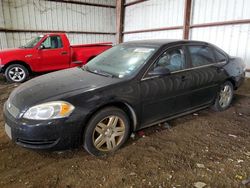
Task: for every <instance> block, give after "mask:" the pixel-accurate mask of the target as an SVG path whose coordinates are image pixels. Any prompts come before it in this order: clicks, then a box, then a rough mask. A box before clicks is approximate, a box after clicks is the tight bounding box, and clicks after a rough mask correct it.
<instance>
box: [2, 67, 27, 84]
mask: <svg viewBox="0 0 250 188" xmlns="http://www.w3.org/2000/svg"><path fill="white" fill-rule="evenodd" d="M4 74H5V77H6V79H7V81H8V82H15V83H21V82H24V81H25V80H27V79H28V77H29V71H28V70H27V68H26V67H24V66H23V65H20V64H13V65H10V66H8V67H7V68H6V70H5V73H4Z"/></svg>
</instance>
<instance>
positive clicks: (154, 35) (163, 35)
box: [123, 29, 182, 41]
mask: <svg viewBox="0 0 250 188" xmlns="http://www.w3.org/2000/svg"><path fill="white" fill-rule="evenodd" d="M181 37H182V29H176V30H169V31H155V32H146V33H133V34H125V35H124V37H123V40H124V41H132V40H143V39H181Z"/></svg>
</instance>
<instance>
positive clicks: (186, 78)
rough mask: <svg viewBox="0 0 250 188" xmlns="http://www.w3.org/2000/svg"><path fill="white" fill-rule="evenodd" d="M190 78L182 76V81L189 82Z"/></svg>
mask: <svg viewBox="0 0 250 188" xmlns="http://www.w3.org/2000/svg"><path fill="white" fill-rule="evenodd" d="M188 79H189V78H188V77H187V76H181V81H186V80H188Z"/></svg>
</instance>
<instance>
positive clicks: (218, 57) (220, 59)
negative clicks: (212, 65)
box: [214, 49, 227, 63]
mask: <svg viewBox="0 0 250 188" xmlns="http://www.w3.org/2000/svg"><path fill="white" fill-rule="evenodd" d="M214 53H215V57H216V61H217V62H218V63H219V62H225V61H226V60H227V58H226V56H225V55H224V54H222V53H221V52H220V51H219V50H216V49H215V50H214Z"/></svg>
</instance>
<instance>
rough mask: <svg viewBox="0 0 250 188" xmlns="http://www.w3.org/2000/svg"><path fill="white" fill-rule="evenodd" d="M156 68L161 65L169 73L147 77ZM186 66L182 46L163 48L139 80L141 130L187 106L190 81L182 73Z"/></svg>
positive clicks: (179, 111)
mask: <svg viewBox="0 0 250 188" xmlns="http://www.w3.org/2000/svg"><path fill="white" fill-rule="evenodd" d="M157 66H165V67H166V68H168V69H169V70H170V71H171V73H170V75H166V76H149V74H148V72H150V70H152V69H154V68H155V67H157ZM188 68H189V64H188V61H187V58H186V55H185V49H184V48H183V47H182V46H176V47H174V48H170V49H166V50H165V51H163V52H162V53H161V55H160V56H159V57H158V58H157V59H156V61H155V62H154V63H153V64H152V65H151V67H150V68H149V70H148V71H147V73H145V75H144V77H143V79H142V80H141V83H140V87H141V101H142V102H141V105H142V107H141V109H142V110H141V111H142V113H141V114H142V118H141V119H142V122H141V124H142V127H144V126H147V125H148V124H151V123H154V122H156V121H160V120H162V119H164V118H167V117H169V116H171V115H174V114H178V113H181V112H184V111H185V110H187V109H189V108H190V107H191V103H190V100H189V97H190V89H191V88H192V82H191V78H190V75H189V73H188V72H186V71H185V70H186V69H188Z"/></svg>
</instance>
